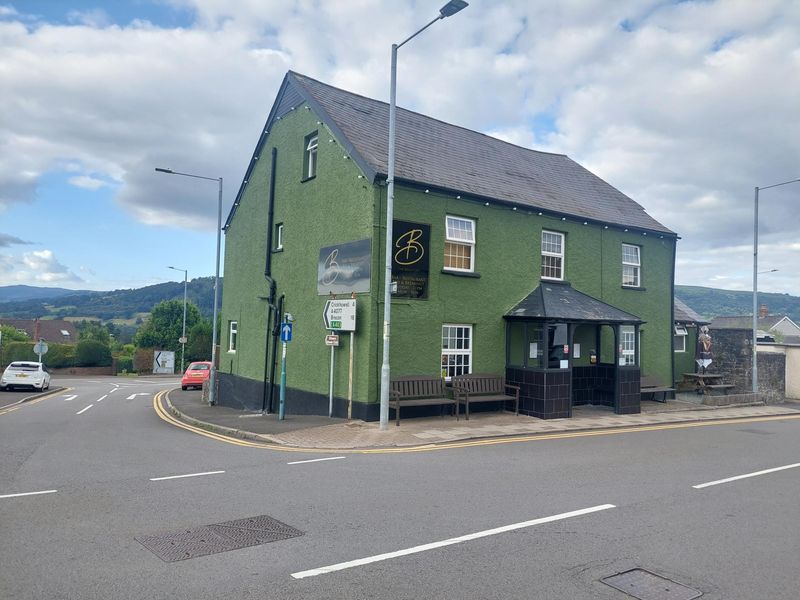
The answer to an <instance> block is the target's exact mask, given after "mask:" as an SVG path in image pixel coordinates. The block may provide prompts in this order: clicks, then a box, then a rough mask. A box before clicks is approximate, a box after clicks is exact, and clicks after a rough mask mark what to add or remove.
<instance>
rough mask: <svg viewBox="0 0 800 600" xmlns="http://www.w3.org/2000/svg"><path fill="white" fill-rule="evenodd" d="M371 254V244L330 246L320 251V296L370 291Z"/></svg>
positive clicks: (318, 269)
mask: <svg viewBox="0 0 800 600" xmlns="http://www.w3.org/2000/svg"><path fill="white" fill-rule="evenodd" d="M371 266H372V251H371V245H370V240H368V239H366V240H359V241H357V242H346V243H344V244H339V245H337V246H327V247H325V248H321V249H320V251H319V262H318V263H317V294H319V295H320V296H327V295H328V294H349V293H351V292H356V293H363V292H368V291H369V281H370V269H371Z"/></svg>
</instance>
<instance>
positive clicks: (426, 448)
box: [153, 390, 800, 454]
mask: <svg viewBox="0 0 800 600" xmlns="http://www.w3.org/2000/svg"><path fill="white" fill-rule="evenodd" d="M168 393H169V390H162V391H161V392H158V393H157V394H156V395H155V396H154V397H153V408H154V409H155V411H156V413H157V414H158V416H159V417H161V419H163V420H164V421H166V422H167V423H170V424H171V425H174V426H176V427H180V428H181V429H185V430H186V431H191V432H192V433H197V434H199V435H202V436H205V437H207V438H211V439H213V440H217V441H219V442H225V443H227V444H235V445H237V446H245V447H248V448H260V449H262V450H278V451H281V452H304V453H310V452H311V453H320V454H333V453H335V454H405V453H410V452H430V451H434V450H452V449H456V448H473V447H476V446H495V445H498V444H516V443H519V442H540V441H545V440H564V439H570V438H580V437H594V436H602V435H618V434H621V433H638V432H640V431H662V430H667V429H686V428H689V427H711V426H716V425H739V424H742V423H764V422H769V421H785V420H794V419H800V414H797V415H775V416H765V417H744V418H740V419H715V420H710V421H692V422H689V423H665V424H661V425H634V426H631V427H617V428H614V429H595V430H590V431H571V432H561V433H545V434H533V435H517V436H509V437H502V438H488V439H480V440H464V441H461V442H443V443H440V444H423V445H420V446H405V447H402V448H362V449H334V448H330V449H328V448H322V449H320V448H297V447H290V446H281V445H279V444H270V443H267V442H255V441H250V440H242V439H237V438H234V437H230V436H226V435H221V434H218V433H213V432H210V431H206V430H205V429H202V428H201V427H197V426H194V425H189V424H187V423H184V422H183V421H180V420H179V419H177V418H176V417H174V416H173V415H171V414H170V413H169V412H168V411H167V410H166V409H165V408H164V406H163V404H162V400H163V398H164V397H165V396H166V395H167V394H168Z"/></svg>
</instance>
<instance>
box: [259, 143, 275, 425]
mask: <svg viewBox="0 0 800 600" xmlns="http://www.w3.org/2000/svg"><path fill="white" fill-rule="evenodd" d="M277 162H278V149H277V148H273V149H272V161H271V163H270V173H269V201H268V202H269V206H268V209H267V256H266V261H265V263H264V279H266V280H267V284H268V285H269V297H268V298H267V326H266V328H265V329H264V385H263V387H262V391H261V412H262V413H263V412H272V380H273V377H274V375H275V368H274V366H275V360H274V355H273V361H272V363H273V369H272V373H271V374H270V377H269V382H270V393H269V406H267V366H268V364H269V336H270V325H271V323H272V315H273V314H274V313H276V312H277V307H276V306H275V294H276V293H277V287H278V286H277V283H276V282H275V280H274V279H273V278H272V230H273V229H274V220H275V165H276V164H277ZM275 321H276V323H277V321H278V319H277V317H276V319H275ZM268 408H269V410H267V409H268Z"/></svg>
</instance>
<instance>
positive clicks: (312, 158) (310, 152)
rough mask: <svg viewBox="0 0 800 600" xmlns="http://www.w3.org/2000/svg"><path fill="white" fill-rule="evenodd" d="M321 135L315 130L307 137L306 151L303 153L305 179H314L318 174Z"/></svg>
mask: <svg viewBox="0 0 800 600" xmlns="http://www.w3.org/2000/svg"><path fill="white" fill-rule="evenodd" d="M318 146H319V135H318V134H317V132H316V131H315V132H314V133H310V134H309V135H307V136H306V138H305V152H304V153H303V180H306V179H313V178H314V177H316V176H317V147H318Z"/></svg>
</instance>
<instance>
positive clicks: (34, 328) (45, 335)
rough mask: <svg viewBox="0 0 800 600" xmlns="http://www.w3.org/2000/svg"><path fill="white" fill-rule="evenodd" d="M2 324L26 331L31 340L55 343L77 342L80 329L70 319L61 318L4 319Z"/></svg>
mask: <svg viewBox="0 0 800 600" xmlns="http://www.w3.org/2000/svg"><path fill="white" fill-rule="evenodd" d="M0 325H7V326H8V327H13V328H14V329H16V330H17V331H21V332H23V333H25V334H26V335H27V336H28V337H29V338H30V339H31V341H38V340H44V341H46V342H51V343H54V344H77V343H78V330H77V329H76V328H75V325H74V324H73V323H72V322H70V321H63V320H61V319H2V318H0Z"/></svg>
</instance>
